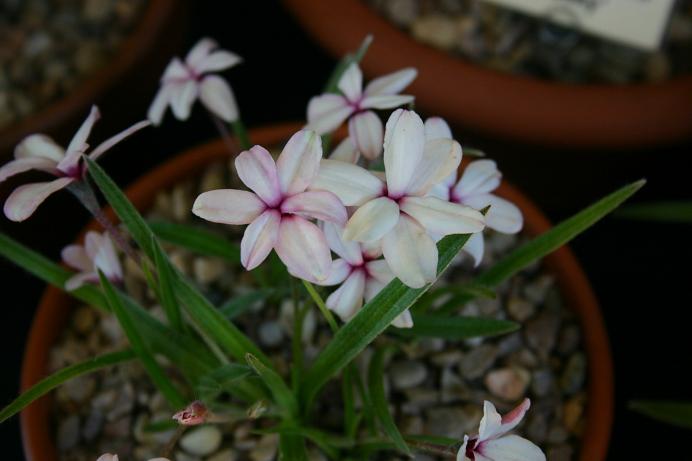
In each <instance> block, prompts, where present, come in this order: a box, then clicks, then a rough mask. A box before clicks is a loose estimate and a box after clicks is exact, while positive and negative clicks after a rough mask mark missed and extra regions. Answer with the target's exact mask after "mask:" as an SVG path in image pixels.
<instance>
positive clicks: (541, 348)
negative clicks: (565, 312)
mask: <svg viewBox="0 0 692 461" xmlns="http://www.w3.org/2000/svg"><path fill="white" fill-rule="evenodd" d="M559 327H560V317H559V314H558V313H556V312H554V311H552V310H544V311H543V312H541V313H540V314H539V315H538V316H537V317H536V318H534V319H532V320H530V321H529V322H528V323H527V324H526V328H525V329H524V333H525V336H526V341H527V342H528V344H529V345H530V346H531V347H532V348H533V349H534V350H535V351H536V352H537V353H538V355H539V356H540V357H543V358H545V357H547V356H548V355H550V353H551V352H552V350H553V348H554V347H555V342H556V341H557V333H558V328H559Z"/></svg>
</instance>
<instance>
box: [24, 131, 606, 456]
mask: <svg viewBox="0 0 692 461" xmlns="http://www.w3.org/2000/svg"><path fill="white" fill-rule="evenodd" d="M302 126H303V124H302V123H283V124H276V125H269V126H265V127H261V128H256V129H252V130H250V136H251V138H252V139H253V140H254V141H255V142H256V143H257V144H260V145H265V146H271V145H273V144H278V143H281V142H284V141H285V140H286V139H288V138H289V137H290V135H291V134H293V133H294V132H296V131H298V130H300V129H301V128H302ZM230 158H231V154H230V153H229V152H228V150H227V149H226V147H225V144H224V143H223V141H222V140H216V141H211V142H208V143H205V144H202V145H199V146H196V147H193V148H191V149H188V150H186V151H184V152H183V153H181V154H179V155H177V156H176V157H174V158H173V159H171V160H170V161H168V162H166V163H164V164H162V165H160V166H158V167H157V168H155V169H153V170H152V171H150V172H148V173H146V174H144V175H143V176H141V177H140V178H139V179H137V180H136V181H135V182H134V183H133V184H131V185H130V186H129V187H127V189H126V194H127V196H128V197H129V198H130V200H132V202H133V203H134V205H135V206H136V207H137V208H138V209H140V210H141V209H147V208H148V207H150V206H152V205H153V202H154V198H155V195H156V193H157V192H158V191H160V190H162V189H167V188H170V187H172V186H173V185H174V184H176V183H178V182H180V181H181V180H184V179H186V178H188V177H190V176H194V175H196V174H199V173H201V172H202V171H204V169H205V168H206V167H207V166H209V165H210V164H211V163H214V162H219V161H227V160H229V159H230ZM497 193H498V195H500V196H502V197H505V198H507V199H509V200H510V201H512V202H514V203H515V204H516V205H517V206H518V207H519V208H520V209H521V210H522V213H523V214H524V228H525V230H526V232H527V233H528V234H529V235H532V236H533V235H537V234H540V233H543V232H545V231H546V230H548V229H550V227H551V224H550V222H549V220H548V219H547V218H546V217H545V215H544V214H543V213H542V212H541V211H540V210H539V209H538V208H537V207H536V205H534V204H533V202H532V201H531V200H530V199H529V198H528V197H526V196H525V195H524V194H523V193H521V192H520V191H519V190H518V189H516V188H514V187H513V186H512V185H510V184H508V183H507V182H506V181H503V182H502V185H501V186H500V188H499V189H497ZM107 212H108V213H109V214H110V215H111V217H112V216H113V214H112V210H110V209H109V210H107ZM96 228H98V225H97V224H96V222H94V221H91V222H90V223H89V224H88V225H87V226H86V228H85V229H84V230H83V231H82V233H81V235H83V234H84V233H85V232H86V231H87V230H90V229H96ZM80 238H81V236H80ZM544 262H545V264H546V267H547V268H548V270H549V272H551V273H553V274H555V276H556V279H557V282H558V285H559V286H560V290H561V291H562V293H563V295H564V298H565V299H566V300H567V304H568V307H569V308H571V309H572V310H573V311H574V312H575V313H576V314H577V315H578V318H579V323H580V327H581V332H582V338H583V339H582V341H583V345H584V348H585V350H586V355H587V363H588V369H587V373H588V380H587V396H588V398H587V404H586V405H587V407H586V424H585V427H584V434H583V438H582V443H581V450H580V460H581V461H595V460H602V459H605V457H606V454H607V451H608V443H609V439H610V432H611V427H612V423H613V409H614V400H613V399H614V395H613V394H614V390H613V366H612V359H611V355H610V346H609V342H608V337H607V333H606V329H605V325H604V323H603V318H602V316H601V312H600V309H599V306H598V301H597V300H596V296H595V294H594V292H593V290H592V288H591V286H590V284H589V282H588V279H587V277H586V275H585V274H584V272H583V270H582V269H581V267H580V266H579V263H578V262H577V259H576V257H575V256H574V254H573V253H572V251H571V250H570V249H569V248H568V247H566V246H564V247H561V248H560V249H558V250H556V251H555V252H553V253H551V254H550V255H548V256H546V257H545V258H544ZM74 304H75V303H74V300H73V299H72V298H70V296H69V295H67V294H66V293H64V292H62V291H61V290H59V289H58V288H56V287H53V286H48V287H47V288H46V290H45V291H44V293H43V296H42V298H41V300H40V302H39V305H38V308H37V310H36V314H35V316H34V320H33V322H32V324H31V329H30V331H29V337H28V341H27V344H26V349H25V352H24V357H23V360H22V372H21V390H22V392H23V391H25V390H26V389H27V388H29V387H30V386H31V385H33V384H35V383H36V382H38V381H39V380H41V379H42V378H44V377H45V376H46V370H47V369H48V363H49V362H48V360H49V354H50V349H51V347H52V345H53V344H54V343H55V341H56V340H57V339H58V337H59V335H60V333H61V331H62V327H63V326H64V325H65V324H66V322H67V319H68V315H69V312H70V309H71V307H72V306H73V305H74ZM51 395H52V393H51V394H48V395H46V396H44V397H42V398H40V399H39V400H37V401H35V402H33V403H32V404H31V405H30V406H28V407H27V408H25V409H24V411H22V413H21V414H20V423H21V429H22V442H23V446H24V453H25V455H26V459H27V461H57V460H58V458H57V454H56V453H57V452H56V448H55V444H54V441H53V432H54V431H52V430H51V424H50V419H51V409H52V407H51V403H52V402H51Z"/></svg>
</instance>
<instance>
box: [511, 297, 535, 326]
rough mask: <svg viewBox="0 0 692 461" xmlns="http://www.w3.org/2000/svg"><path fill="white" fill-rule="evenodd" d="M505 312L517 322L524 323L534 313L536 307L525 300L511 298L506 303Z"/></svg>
mask: <svg viewBox="0 0 692 461" xmlns="http://www.w3.org/2000/svg"><path fill="white" fill-rule="evenodd" d="M507 312H509V315H510V317H512V319H514V320H516V321H517V322H524V321H526V320H528V319H529V318H530V317H532V316H533V314H534V313H535V312H536V305H535V304H534V303H530V302H529V301H527V300H525V299H522V298H519V297H516V296H513V297H511V298H509V301H508V302H507Z"/></svg>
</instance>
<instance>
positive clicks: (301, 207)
mask: <svg viewBox="0 0 692 461" xmlns="http://www.w3.org/2000/svg"><path fill="white" fill-rule="evenodd" d="M281 211H282V212H283V213H292V214H297V215H298V216H302V217H304V218H308V219H310V218H314V219H319V220H321V221H328V222H334V223H337V224H342V225H343V224H345V223H346V221H347V220H348V213H347V212H346V207H344V205H343V204H342V203H341V200H339V197H337V196H336V195H334V194H333V193H331V192H328V191H326V190H313V191H307V192H301V193H300V194H295V195H292V196H290V197H288V198H287V199H286V200H284V201H283V203H282V204H281Z"/></svg>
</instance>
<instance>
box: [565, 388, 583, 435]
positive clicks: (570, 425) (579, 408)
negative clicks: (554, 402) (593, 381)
mask: <svg viewBox="0 0 692 461" xmlns="http://www.w3.org/2000/svg"><path fill="white" fill-rule="evenodd" d="M583 414H584V397H583V395H576V396H574V397H572V398H571V399H569V400H568V401H567V402H565V404H564V405H563V407H562V422H563V424H564V425H565V428H566V429H567V430H568V431H570V432H577V431H578V430H579V423H580V421H581V417H582V415H583Z"/></svg>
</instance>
